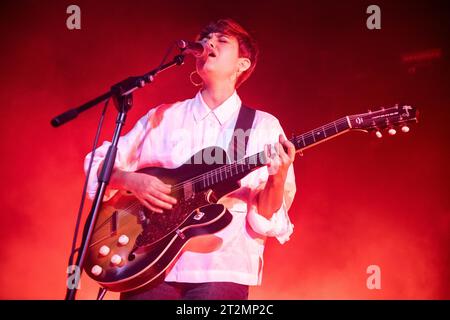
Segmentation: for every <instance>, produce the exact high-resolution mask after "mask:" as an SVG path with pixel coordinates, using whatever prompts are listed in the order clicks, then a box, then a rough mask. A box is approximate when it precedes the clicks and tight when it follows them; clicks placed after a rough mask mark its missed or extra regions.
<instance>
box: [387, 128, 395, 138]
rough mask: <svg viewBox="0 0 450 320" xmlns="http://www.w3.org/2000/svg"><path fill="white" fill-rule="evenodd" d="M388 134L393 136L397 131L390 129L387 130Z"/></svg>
mask: <svg viewBox="0 0 450 320" xmlns="http://www.w3.org/2000/svg"><path fill="white" fill-rule="evenodd" d="M388 133H389V134H390V135H391V136H393V135H394V134H396V133H397V130H395V129H394V128H390V129H389V130H388Z"/></svg>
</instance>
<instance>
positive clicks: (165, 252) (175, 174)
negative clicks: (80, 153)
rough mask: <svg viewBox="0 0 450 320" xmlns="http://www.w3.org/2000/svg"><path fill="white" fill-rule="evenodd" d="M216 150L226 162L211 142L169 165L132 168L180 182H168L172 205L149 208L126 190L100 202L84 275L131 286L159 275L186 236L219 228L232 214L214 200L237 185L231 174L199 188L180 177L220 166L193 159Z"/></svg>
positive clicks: (113, 287) (117, 287) (116, 286)
mask: <svg viewBox="0 0 450 320" xmlns="http://www.w3.org/2000/svg"><path fill="white" fill-rule="evenodd" d="M217 152H219V153H221V154H222V156H223V159H224V160H225V161H226V162H227V163H228V157H227V155H226V152H225V151H224V150H223V149H220V148H217V147H211V148H206V149H203V150H201V151H199V153H197V154H196V155H194V156H193V157H192V158H191V159H190V160H189V161H187V162H186V163H185V164H184V165H182V166H180V167H178V168H175V169H166V168H160V167H148V168H143V169H140V170H138V171H137V172H140V173H145V174H149V175H153V176H156V177H158V178H159V179H160V180H162V181H163V182H165V183H168V184H171V185H172V186H177V185H180V183H181V184H182V185H183V188H176V189H175V190H174V188H173V190H174V191H173V192H172V194H171V195H172V196H174V197H176V198H177V200H178V202H177V204H176V205H174V207H173V208H172V210H164V212H163V213H156V212H152V211H150V210H148V209H147V208H146V207H145V206H143V205H142V204H141V203H140V202H139V201H138V200H137V199H136V198H135V197H134V196H133V195H132V194H130V193H129V192H127V191H120V192H118V193H117V194H116V195H115V196H114V197H113V198H111V199H110V200H109V201H107V202H104V203H103V205H102V208H101V210H100V212H99V215H98V218H97V222H96V225H95V231H94V233H93V236H92V239H91V244H90V246H89V250H88V253H87V257H86V263H85V270H86V272H87V273H88V275H89V276H90V277H91V278H93V279H94V280H96V281H97V282H98V283H99V284H100V285H101V286H102V287H104V288H106V289H108V290H110V291H120V292H124V291H130V290H134V289H136V288H139V287H141V286H143V285H145V284H148V283H149V282H151V281H152V280H154V279H155V278H157V277H158V276H159V275H161V274H162V273H163V272H164V271H165V270H166V269H167V267H168V266H169V265H170V264H171V263H172V262H173V261H174V260H175V259H176V257H177V256H178V254H179V253H180V252H181V250H182V249H183V247H184V246H185V245H186V243H187V242H188V241H189V240H190V239H191V238H193V237H195V236H200V235H204V234H212V233H215V232H218V231H220V230H221V229H223V228H225V227H226V226H227V225H228V224H229V223H230V222H231V220H232V215H231V213H230V212H229V211H228V210H226V208H225V207H224V206H223V205H221V204H217V203H216V202H217V200H218V199H220V198H221V197H222V196H223V195H225V194H227V193H229V192H231V191H233V190H235V189H237V188H238V184H237V180H236V181H234V182H230V183H228V184H227V185H226V186H221V187H220V188H214V189H213V188H209V189H206V190H202V191H200V192H196V190H192V188H189V187H188V186H189V185H190V184H189V183H182V182H184V181H189V180H190V179H192V178H194V177H196V176H198V175H200V174H202V173H205V172H208V171H210V170H212V169H215V168H219V167H221V166H223V164H221V163H219V164H205V163H198V159H203V156H204V155H211V154H213V155H217V154H215V153H217ZM195 161H197V162H195Z"/></svg>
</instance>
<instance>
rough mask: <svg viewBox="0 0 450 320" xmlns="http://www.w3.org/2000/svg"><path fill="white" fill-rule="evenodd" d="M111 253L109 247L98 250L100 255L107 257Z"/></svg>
mask: <svg viewBox="0 0 450 320" xmlns="http://www.w3.org/2000/svg"><path fill="white" fill-rule="evenodd" d="M110 251H111V249H109V247H108V246H101V247H100V249H99V250H98V253H100V255H102V256H104V257H106V256H107V255H108V254H109V252H110Z"/></svg>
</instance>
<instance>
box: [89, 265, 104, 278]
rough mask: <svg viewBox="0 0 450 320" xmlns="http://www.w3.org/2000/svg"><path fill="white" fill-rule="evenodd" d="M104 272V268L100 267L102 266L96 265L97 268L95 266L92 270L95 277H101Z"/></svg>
mask: <svg viewBox="0 0 450 320" xmlns="http://www.w3.org/2000/svg"><path fill="white" fill-rule="evenodd" d="M102 272H103V268H102V267H100V266H99V265H97V264H96V265H95V266H93V267H92V269H91V273H92V274H93V275H94V276H99V275H101V274H102Z"/></svg>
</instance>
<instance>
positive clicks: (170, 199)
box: [153, 189, 177, 204]
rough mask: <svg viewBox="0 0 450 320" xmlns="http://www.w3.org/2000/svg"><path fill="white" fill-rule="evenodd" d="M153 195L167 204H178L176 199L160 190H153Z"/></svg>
mask: <svg viewBox="0 0 450 320" xmlns="http://www.w3.org/2000/svg"><path fill="white" fill-rule="evenodd" d="M153 195H154V196H156V198H158V199H160V200H162V201H165V202H167V203H171V204H176V203H177V199H176V198H174V197H171V196H169V195H167V194H165V193H163V192H161V191H158V190H156V189H155V190H153Z"/></svg>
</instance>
